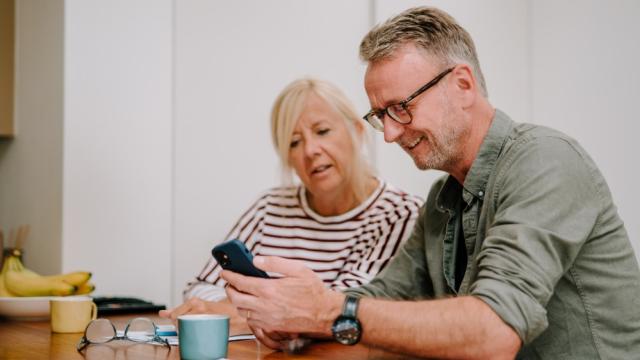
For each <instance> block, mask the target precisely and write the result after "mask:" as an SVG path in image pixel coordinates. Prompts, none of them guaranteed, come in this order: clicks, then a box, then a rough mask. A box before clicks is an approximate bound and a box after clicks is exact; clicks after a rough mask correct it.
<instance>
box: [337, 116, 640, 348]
mask: <svg viewBox="0 0 640 360" xmlns="http://www.w3.org/2000/svg"><path fill="white" fill-rule="evenodd" d="M460 224H461V227H460ZM460 228H462V231H461V233H460V231H459V229H460ZM457 241H464V245H465V246H466V251H467V258H468V261H467V263H466V265H465V264H456V260H457V259H459V258H460V257H459V256H456V251H457V249H458V247H457V246H456V244H457ZM460 249H464V248H462V247H460ZM460 265H462V266H466V270H465V272H464V277H463V278H462V282H461V283H460V286H459V289H458V290H457V291H456V286H455V284H456V282H455V274H456V271H455V270H456V266H460ZM348 292H350V293H354V294H359V295H364V296H375V297H383V298H391V299H407V300H408V299H428V298H442V297H448V296H452V295H471V296H475V297H477V298H479V299H481V300H483V301H484V302H486V303H487V304H488V305H489V306H490V307H491V308H492V309H493V310H494V311H495V312H496V313H497V314H498V315H499V316H500V317H501V318H502V320H503V321H504V322H505V323H507V324H508V325H510V326H511V327H512V328H513V329H514V330H515V331H516V332H517V333H518V335H519V336H520V338H521V339H522V341H523V347H522V349H521V351H520V353H519V354H518V357H519V358H527V359H528V358H544V359H560V358H562V359H565V358H570V359H598V358H600V359H631V358H638V357H640V271H639V269H638V262H637V260H636V257H635V255H634V252H633V249H632V247H631V244H630V242H629V238H628V235H627V232H626V230H625V228H624V224H623V222H622V220H621V219H620V217H619V216H618V213H617V211H616V207H615V205H614V203H613V200H612V197H611V193H610V191H609V188H608V186H607V184H606V182H605V180H604V178H603V176H602V174H601V173H600V171H599V170H598V168H597V167H596V165H595V164H594V162H593V161H592V160H591V158H590V157H589V156H588V155H587V153H586V152H585V151H584V150H583V149H582V147H580V145H579V144H578V143H577V142H576V141H575V140H573V139H571V138H569V137H568V136H566V135H564V134H562V133H560V132H558V131H555V130H552V129H549V128H545V127H542V126H536V125H531V124H518V123H515V122H513V121H512V120H511V119H509V118H508V117H507V116H506V115H505V114H504V113H502V112H501V111H499V110H496V114H495V117H494V119H493V121H492V124H491V127H490V129H489V132H488V134H487V136H486V137H485V139H484V141H483V143H482V146H481V148H480V150H479V152H478V155H477V157H476V159H475V161H474V162H473V165H472V167H471V169H470V170H469V173H468V174H467V176H466V179H465V182H464V185H463V186H461V185H460V184H459V183H458V182H457V181H456V180H455V179H454V178H453V177H451V176H447V177H444V178H442V179H440V180H439V181H438V182H436V183H435V184H434V185H433V186H432V187H431V190H430V192H429V196H428V199H427V202H426V203H425V205H424V206H423V208H422V209H421V213H420V218H419V219H418V221H417V222H416V226H415V229H414V232H413V234H412V236H411V238H410V239H409V240H408V242H407V243H406V244H405V245H404V246H403V248H401V251H400V252H399V254H398V255H397V256H396V257H395V258H394V259H393V260H392V262H391V263H390V264H389V266H388V267H387V268H386V269H385V270H384V271H383V272H382V273H380V274H379V275H378V276H377V277H376V278H375V279H374V280H373V281H371V283H370V284H368V285H365V286H363V287H361V288H358V289H355V290H350V291H348Z"/></svg>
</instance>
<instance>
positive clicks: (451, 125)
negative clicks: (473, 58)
mask: <svg viewBox="0 0 640 360" xmlns="http://www.w3.org/2000/svg"><path fill="white" fill-rule="evenodd" d="M437 64H438V63H437V62H435V61H430V60H429V59H428V58H427V57H426V56H425V54H424V53H423V52H421V51H420V50H418V49H416V48H415V47H414V46H413V45H410V44H409V45H405V46H403V47H402V48H400V49H398V50H397V51H396V52H395V53H394V55H393V57H392V58H390V59H385V60H381V61H378V62H375V63H371V64H369V67H368V68H367V72H366V74H365V89H366V91H367V95H368V97H369V102H370V104H371V108H372V109H384V108H386V107H387V106H389V105H391V104H395V103H398V102H400V101H403V100H405V99H406V98H407V97H408V96H409V95H411V94H412V93H413V92H414V91H416V90H417V89H419V88H420V87H421V86H423V85H424V84H426V83H427V82H429V81H430V80H431V79H433V78H434V77H435V76H436V75H438V74H439V73H440V72H441V71H443V70H445V68H444V67H443V66H442V65H437ZM451 77H452V74H448V75H446V76H445V77H444V78H443V79H442V80H440V82H439V83H438V84H437V85H436V86H434V87H432V88H430V89H429V90H427V91H425V92H423V93H422V94H420V95H419V96H418V97H416V98H414V99H413V100H412V101H411V102H410V103H409V104H408V108H409V111H410V112H411V114H412V121H411V123H409V124H400V123H398V122H396V121H394V120H393V119H391V118H390V117H389V116H388V115H386V116H385V117H384V120H383V121H384V139H385V141H386V142H389V143H391V142H395V143H397V144H398V145H400V147H402V148H403V149H404V150H405V151H406V152H407V153H408V154H409V155H410V156H411V157H412V158H413V161H414V162H415V164H416V166H417V167H418V168H419V169H422V170H426V169H439V170H444V171H447V170H448V169H450V168H451V167H452V166H454V165H455V164H456V162H458V161H459V160H460V159H461V158H462V153H463V148H462V146H463V144H464V142H465V139H466V137H467V135H468V134H469V132H470V128H469V126H470V125H469V122H468V121H466V120H465V117H463V116H461V111H460V110H461V109H459V108H458V107H457V106H456V99H455V96H453V97H451V96H449V91H448V90H449V87H450V86H455V85H453V84H452V83H453V82H452V81H451Z"/></svg>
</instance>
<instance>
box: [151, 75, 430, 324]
mask: <svg viewBox="0 0 640 360" xmlns="http://www.w3.org/2000/svg"><path fill="white" fill-rule="evenodd" d="M271 135H272V140H273V143H274V146H275V149H276V152H277V153H278V155H279V157H280V160H281V163H282V167H283V173H284V175H285V180H286V181H285V182H286V183H288V184H291V183H292V181H291V178H292V175H293V174H292V173H293V172H295V174H296V175H297V178H298V179H299V180H300V182H301V184H300V185H289V186H284V187H278V188H273V189H270V190H268V191H266V192H265V193H264V194H262V196H260V197H259V198H258V200H257V201H256V202H255V203H254V204H253V205H252V206H251V207H250V208H249V209H248V210H247V211H246V212H245V213H244V214H243V215H242V216H241V217H240V219H239V220H238V222H237V223H236V224H235V226H234V227H233V229H232V230H231V232H230V233H229V234H228V235H227V237H226V238H225V240H229V239H234V238H237V239H240V240H241V241H242V242H244V243H245V245H246V246H247V247H248V248H249V249H250V250H251V252H252V253H253V254H254V255H276V256H281V257H285V258H292V259H299V260H301V261H303V262H304V263H305V264H306V265H307V267H309V268H311V269H312V270H314V271H316V272H317V273H318V274H319V275H320V277H321V278H322V279H323V281H324V282H325V284H326V285H327V286H329V287H331V288H337V289H342V288H347V287H353V286H359V285H362V284H365V283H368V282H369V281H370V280H371V279H372V278H373V277H374V276H375V275H376V274H377V273H378V272H380V271H381V270H382V269H383V268H384V267H385V265H387V263H388V262H389V260H390V259H391V257H392V256H393V255H394V254H395V253H396V251H397V250H398V248H399V247H400V244H401V243H403V242H404V241H405V240H406V239H407V238H408V236H409V234H410V233H411V230H412V228H413V225H414V223H415V220H416V218H417V216H418V210H419V208H420V206H421V203H422V201H421V200H420V199H419V198H417V197H414V196H411V195H408V194H407V193H405V192H403V191H401V190H399V189H397V188H395V187H393V186H392V185H390V184H388V183H386V182H384V181H383V180H382V179H380V178H377V177H375V176H374V174H373V172H372V170H371V169H370V167H369V166H368V165H367V162H366V161H365V159H364V156H363V154H362V151H360V150H361V148H362V146H363V144H364V142H365V139H366V131H365V127H364V125H363V122H362V121H361V120H360V118H359V117H358V116H357V115H356V113H355V111H354V109H353V106H352V105H351V104H350V102H349V101H348V100H347V98H346V97H345V96H344V95H343V94H342V92H341V91H340V90H339V89H337V88H336V87H335V86H333V85H331V84H329V83H327V82H324V81H320V80H316V79H309V78H306V79H300V80H296V81H294V82H292V83H291V84H289V85H288V86H287V87H286V88H285V89H284V90H283V91H282V92H281V93H280V95H279V96H278V98H277V99H276V101H275V103H274V105H273V109H272V112H271ZM220 271H221V268H220V266H219V265H218V264H217V262H216V261H215V260H214V259H213V257H211V258H210V259H209V261H208V262H207V264H206V265H205V267H204V269H203V270H202V272H201V273H200V274H199V275H198V276H197V277H196V279H195V280H194V281H192V282H190V283H189V284H188V285H187V288H186V289H185V291H184V298H185V300H187V301H186V302H185V303H184V304H183V305H181V306H179V307H177V308H175V309H173V310H168V311H163V312H161V314H160V315H161V316H165V317H171V318H172V319H174V320H175V318H176V317H177V316H178V315H180V314H183V313H188V312H218V313H220V312H225V313H229V314H230V315H234V314H235V313H236V311H235V309H234V308H233V307H232V305H231V304H229V303H228V302H227V301H226V296H225V293H224V285H225V283H224V280H222V279H221V278H220V277H219V273H220ZM202 300H208V301H206V302H205V301H202Z"/></svg>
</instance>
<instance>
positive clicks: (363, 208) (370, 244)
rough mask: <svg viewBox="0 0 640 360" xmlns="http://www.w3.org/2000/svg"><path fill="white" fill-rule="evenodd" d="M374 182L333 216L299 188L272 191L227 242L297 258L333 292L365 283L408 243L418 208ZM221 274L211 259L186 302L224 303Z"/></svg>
mask: <svg viewBox="0 0 640 360" xmlns="http://www.w3.org/2000/svg"><path fill="white" fill-rule="evenodd" d="M378 180H379V184H378V187H377V188H376V190H375V191H374V192H373V193H372V194H371V196H369V197H368V198H367V199H366V200H365V201H364V202H363V203H361V204H360V205H359V206H358V207H356V208H354V209H352V210H350V211H348V212H347V213H344V214H341V215H337V216H321V215H319V214H317V213H316V212H314V211H313V210H312V209H311V208H310V206H309V204H308V203H307V199H306V196H305V189H304V187H302V186H298V187H281V188H274V189H271V190H269V191H267V192H266V193H264V194H263V195H262V196H261V197H260V198H259V199H258V200H257V201H256V202H255V203H254V204H253V205H252V206H251V207H250V208H249V210H247V211H246V212H245V213H244V214H243V215H242V216H241V217H240V219H239V220H238V222H237V223H236V224H235V226H234V227H233V229H232V230H231V232H230V233H229V234H228V235H227V237H226V240H230V239H234V238H237V239H240V240H241V241H242V242H244V243H245V245H246V246H247V248H249V249H250V250H251V252H252V253H253V254H254V255H275V256H280V257H284V258H288V259H297V260H301V261H303V262H304V263H305V264H306V266H307V267H309V268H310V269H312V270H313V271H315V272H316V274H318V276H319V277H320V278H321V279H322V280H323V281H324V283H325V284H326V285H327V286H328V287H330V288H333V289H344V288H349V287H355V286H359V285H362V284H366V283H368V282H369V281H371V279H373V277H374V276H375V275H376V274H377V273H378V272H380V271H381V270H382V269H383V268H384V267H385V266H386V265H387V263H388V262H389V260H390V259H391V258H392V257H393V255H395V254H396V252H397V251H398V248H399V247H400V245H401V244H402V243H404V241H405V240H407V239H408V237H409V235H410V234H411V232H412V230H413V226H414V224H415V221H416V219H417V217H418V211H419V208H420V206H421V205H422V200H421V199H419V198H418V197H415V196H412V195H409V194H407V193H405V192H403V191H401V190H399V189H397V188H395V187H393V186H392V185H390V184H387V183H385V182H384V181H383V180H381V179H378ZM220 271H221V268H220V266H219V265H218V263H217V262H216V261H215V259H213V257H211V258H210V259H209V261H208V262H207V264H206V265H205V267H204V269H203V270H202V272H201V273H200V274H199V275H198V276H197V277H196V279H195V280H194V281H191V282H189V284H187V288H186V289H185V290H184V293H183V295H184V299H185V300H186V299H189V298H192V297H199V298H201V299H205V300H211V301H218V300H221V299H224V298H225V293H224V289H223V287H224V284H225V281H224V280H223V279H221V278H220V277H219V273H220Z"/></svg>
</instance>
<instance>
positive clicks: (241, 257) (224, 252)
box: [211, 239, 269, 278]
mask: <svg viewBox="0 0 640 360" xmlns="http://www.w3.org/2000/svg"><path fill="white" fill-rule="evenodd" d="M211 254H212V255H213V257H214V259H216V261H217V262H218V264H220V266H222V268H223V269H225V270H231V271H233V272H237V273H239V274H242V275H247V276H256V277H261V278H269V275H267V273H266V272H264V271H262V270H260V269H258V268H257V267H255V266H254V265H253V255H252V254H251V251H249V249H247V247H246V246H244V243H242V241H240V240H238V239H233V240H229V241H225V242H223V243H220V244H218V245H216V246H215V247H214V248H213V250H211Z"/></svg>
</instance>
